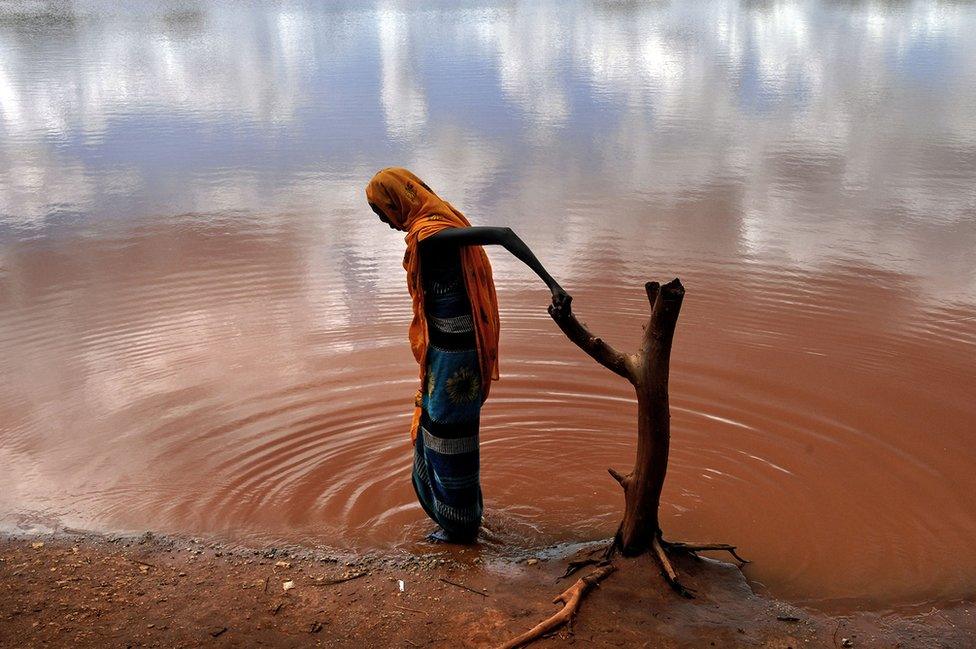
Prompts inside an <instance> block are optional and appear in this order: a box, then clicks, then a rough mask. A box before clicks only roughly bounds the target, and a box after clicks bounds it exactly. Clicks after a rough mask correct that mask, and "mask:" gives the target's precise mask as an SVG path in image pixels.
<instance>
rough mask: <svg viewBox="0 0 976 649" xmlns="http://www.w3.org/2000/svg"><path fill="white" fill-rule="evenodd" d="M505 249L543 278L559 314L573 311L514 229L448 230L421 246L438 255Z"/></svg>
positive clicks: (474, 227)
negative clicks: (474, 249)
mask: <svg viewBox="0 0 976 649" xmlns="http://www.w3.org/2000/svg"><path fill="white" fill-rule="evenodd" d="M492 245H498V246H502V247H504V248H505V250H507V251H509V252H510V253H512V255H514V256H515V257H516V258H517V259H519V260H520V261H522V263H524V264H525V265H526V266H528V267H529V268H531V269H532V270H533V271H534V272H535V274H536V275H538V276H539V278H540V279H541V280H542V281H543V282H545V284H546V286H547V287H548V288H549V290H550V291H551V292H552V303H553V307H554V308H556V309H557V310H558V311H562V310H565V311H566V312H568V311H569V308H570V302H572V299H573V298H572V297H571V296H570V295H569V294H568V293H566V291H564V290H563V288H562V287H561V286H560V285H559V282H557V281H556V280H555V279H554V278H553V277H552V275H550V274H549V273H548V271H546V269H545V267H544V266H543V265H542V263H541V262H540V261H539V260H538V259H537V258H536V256H535V255H534V254H533V253H532V251H531V250H530V249H529V247H528V246H527V245H525V242H524V241H522V240H521V239H520V238H519V236H518V235H517V234H515V232H514V231H513V230H512V229H511V228H498V227H490V226H472V227H468V228H445V229H443V230H441V231H440V232H438V233H437V234H433V235H431V236H429V237H427V238H426V239H424V240H423V241H421V242H420V247H421V249H422V250H423V251H424V252H425V253H428V252H435V253H436V251H437V250H438V249H449V248H458V247H461V246H492Z"/></svg>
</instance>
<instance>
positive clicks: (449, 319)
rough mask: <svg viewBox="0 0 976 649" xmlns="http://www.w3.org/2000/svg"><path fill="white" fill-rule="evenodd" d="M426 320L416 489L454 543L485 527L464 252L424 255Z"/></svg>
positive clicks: (474, 356) (474, 354) (474, 358)
mask: <svg viewBox="0 0 976 649" xmlns="http://www.w3.org/2000/svg"><path fill="white" fill-rule="evenodd" d="M421 275H422V279H423V281H424V293H425V304H424V307H425V311H426V313H425V316H426V318H427V323H428V335H429V338H430V339H429V345H428V347H427V367H426V374H427V382H426V385H425V386H424V387H425V389H424V395H423V403H422V410H421V417H420V434H418V435H417V441H416V444H415V445H414V463H413V475H412V480H413V486H414V490H415V491H416V492H417V498H418V500H419V501H420V504H421V506H422V507H423V509H424V511H425V512H426V513H427V515H428V516H430V518H431V519H432V520H434V521H435V522H436V523H437V524H438V525H440V527H441V528H442V529H443V530H444V532H445V533H446V535H447V537H448V538H449V539H451V540H452V541H458V542H469V541H472V540H474V538H475V537H476V536H477V534H478V530H479V528H480V526H481V515H482V511H483V508H484V506H483V501H482V494H481V481H480V457H481V455H480V448H479V443H478V442H479V435H478V429H479V424H480V420H481V405H482V397H481V383H480V381H481V376H480V366H479V359H478V352H477V349H476V345H475V337H474V323H473V321H472V318H471V305H470V303H469V302H468V297H467V294H466V292H465V288H464V282H463V281H462V275H461V266H460V257H459V256H458V255H457V254H456V253H455V254H454V255H453V256H443V257H438V258H426V257H425V258H422V260H421Z"/></svg>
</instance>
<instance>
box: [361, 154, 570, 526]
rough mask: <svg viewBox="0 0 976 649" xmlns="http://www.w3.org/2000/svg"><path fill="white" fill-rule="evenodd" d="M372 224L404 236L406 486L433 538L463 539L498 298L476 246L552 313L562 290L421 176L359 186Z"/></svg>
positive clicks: (476, 487)
mask: <svg viewBox="0 0 976 649" xmlns="http://www.w3.org/2000/svg"><path fill="white" fill-rule="evenodd" d="M366 200H367V201H369V206H370V207H371V208H372V209H373V211H374V212H376V214H377V216H379V217H380V220H381V221H383V222H384V223H386V224H387V225H389V226H390V227H391V228H394V229H396V230H402V231H404V232H406V233H407V236H406V242H407V251H406V253H405V254H404V257H403V267H404V269H405V270H406V271H407V288H408V290H409V292H410V296H411V298H412V299H413V322H412V323H411V324H410V347H411V349H412V350H413V355H414V357H415V358H416V359H417V362H418V363H419V364H420V385H421V389H420V390H418V391H417V397H416V399H415V406H416V408H415V410H414V416H413V422H412V424H411V426H410V438H411V441H412V442H413V444H414V462H413V476H412V478H413V486H414V489H415V490H416V492H417V498H418V499H419V500H420V504H421V506H422V507H423V508H424V511H425V512H427V515H428V516H430V517H431V518H432V519H433V520H434V521H435V522H436V523H437V524H438V525H440V527H441V529H440V530H438V531H437V532H435V533H434V534H432V535H431V536H432V537H433V538H434V539H436V540H443V541H452V542H471V541H473V540H474V539H475V537H476V536H477V534H478V528H479V527H480V526H481V513H482V508H483V505H482V497H481V483H480V479H479V447H478V427H479V423H480V415H481V404H482V403H484V401H485V399H486V398H487V397H488V391H489V389H490V387H491V381H492V380H497V379H498V329H499V320H498V302H497V300H496V298H495V284H494V282H493V281H492V276H491V264H489V263H488V256H487V255H486V254H485V252H484V250H483V249H482V248H481V246H484V245H500V246H504V247H505V249H506V250H508V251H509V252H510V253H512V254H513V255H515V256H516V257H517V258H518V259H520V260H522V261H523V262H524V263H525V264H526V265H527V266H528V267H529V268H531V269H532V270H533V271H535V273H536V274H537V275H538V276H539V277H540V278H541V279H542V281H543V282H545V284H546V286H547V287H549V290H550V291H551V292H552V304H553V307H554V309H556V311H557V313H558V312H561V311H564V310H565V311H568V310H569V308H570V301H571V298H570V296H569V295H568V294H567V293H566V292H565V291H564V290H563V289H562V287H560V286H559V284H558V283H557V282H556V280H554V279H553V278H552V276H551V275H549V273H547V272H546V269H545V268H543V266H542V264H541V263H539V260H538V259H536V258H535V255H533V254H532V251H531V250H529V248H528V246H526V245H525V243H523V242H522V240H521V239H519V238H518V236H517V235H516V234H515V233H514V232H512V230H511V229H510V228H498V227H472V226H471V224H470V223H469V222H468V220H467V219H466V218H465V217H464V215H463V214H461V212H459V211H458V210H456V209H454V207H453V206H451V205H450V203H448V202H447V201H444V200H442V199H441V198H440V197H439V196H438V195H437V194H435V193H434V191H433V190H432V189H431V188H430V187H428V186H427V185H426V184H425V183H424V182H423V181H422V180H420V178H418V177H417V176H415V175H414V174H412V173H411V172H409V171H407V170H406V169H402V168H400V167H389V168H387V169H383V170H382V171H380V172H379V173H377V174H376V175H375V176H373V179H372V180H370V182H369V185H367V186H366Z"/></svg>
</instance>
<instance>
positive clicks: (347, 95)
mask: <svg viewBox="0 0 976 649" xmlns="http://www.w3.org/2000/svg"><path fill="white" fill-rule="evenodd" d="M974 28H976V7H974V6H973V5H971V4H968V3H940V2H908V3H891V4H889V3H883V2H847V3H817V2H770V3H761V4H759V5H754V4H752V3H737V2H729V1H725V2H722V1H716V2H705V3H679V2H674V3H653V4H648V5H645V4H640V3H622V4H621V3H601V2H577V3H574V4H572V5H571V6H570V5H567V4H566V3H540V2H506V3H473V2H472V3H461V4H456V3H446V2H423V3H403V2H397V1H395V0H383V1H382V2H378V3H377V4H375V5H366V4H365V3H330V4H329V5H328V6H327V7H320V6H318V5H315V4H311V5H306V4H301V3H276V4H274V5H270V4H268V5H264V4H254V5H245V4H242V3H237V2H226V3H222V2H192V1H189V0H187V1H183V2H161V3H150V4H147V5H144V6H142V7H140V8H136V9H131V8H126V9H125V10H124V11H122V10H119V9H117V7H116V4H115V3H96V2H78V3H71V4H62V3H52V4H50V5H48V4H45V3H43V2H39V3H30V4H21V3H13V4H4V5H3V7H2V8H0V228H2V229H0V243H9V242H12V241H15V240H16V239H17V238H19V237H21V236H34V235H35V234H37V230H38V229H40V231H41V232H42V233H43V232H44V231H45V229H50V228H53V227H56V226H57V225H58V224H63V223H72V224H74V225H75V226H77V225H78V224H79V223H81V224H83V225H84V227H108V228H111V227H115V226H112V225H111V224H112V223H116V222H118V220H120V219H123V218H124V219H132V218H134V216H133V215H135V216H141V215H147V216H148V215H153V216H158V215H160V214H162V215H165V214H179V213H186V212H201V213H212V212H222V211H228V210H242V211H245V212H262V213H283V212H289V213H303V214H315V215H317V217H319V218H320V219H321V220H322V222H323V223H324V224H325V225H326V226H328V224H330V223H334V222H340V221H341V222H347V221H349V220H350V219H353V218H355V217H354V215H359V214H361V213H362V212H363V210H362V205H361V200H362V199H361V188H362V186H363V184H364V182H365V180H366V179H367V178H368V177H369V175H371V173H372V171H373V170H375V169H377V168H379V167H382V166H385V165H388V164H405V165H408V166H412V167H414V168H415V169H416V171H418V173H420V174H421V175H423V176H425V177H426V178H427V179H428V180H429V182H430V183H431V184H432V185H434V186H435V187H436V188H438V189H439V190H440V191H441V193H443V194H444V195H445V196H447V197H448V198H449V199H450V200H452V201H453V202H455V203H456V204H457V205H458V206H459V207H461V208H462V209H464V210H466V211H468V212H469V213H470V214H471V215H472V216H473V217H474V218H475V219H476V220H478V219H479V218H483V217H482V215H485V214H494V215H495V216H494V217H491V218H492V220H495V221H498V222H501V223H506V224H511V225H514V226H516V227H517V228H518V229H519V230H521V231H523V232H525V233H526V238H527V239H529V240H530V242H533V243H537V245H538V246H539V247H540V248H541V251H540V252H541V254H542V255H544V256H546V257H549V258H555V257H557V256H558V257H562V258H564V259H567V260H568V259H571V258H572V255H566V254H562V253H557V252H556V251H555V246H557V245H559V246H570V248H571V249H570V251H569V252H572V251H573V249H579V250H582V249H584V248H585V247H586V246H590V245H593V238H594V232H593V230H594V228H592V227H588V226H587V225H586V224H587V223H588V222H593V220H594V219H600V223H601V227H602V228H604V230H607V231H609V234H607V233H606V232H605V233H604V234H605V235H606V236H608V237H609V239H610V240H613V241H616V243H615V244H614V245H616V246H618V248H619V250H620V252H621V254H623V253H624V252H627V251H628V247H629V246H633V247H634V250H639V249H642V247H643V246H645V245H646V243H647V241H648V240H650V239H651V238H653V239H654V240H660V239H662V233H661V232H660V231H658V232H657V233H654V234H653V237H652V236H651V233H649V232H647V233H645V231H648V230H649V228H648V225H653V226H654V227H655V228H657V229H658V230H661V229H664V230H665V233H664V235H663V239H664V240H667V241H668V242H669V245H671V246H677V247H679V248H687V249H688V250H689V252H687V254H686V255H684V257H683V258H685V259H687V260H689V262H690V261H693V258H694V253H693V252H691V251H690V250H691V249H692V248H693V247H694V246H692V245H691V244H690V242H688V241H687V240H682V239H681V238H680V237H678V236H677V235H676V234H675V233H677V232H680V233H682V236H690V235H693V234H694V233H693V232H692V233H689V232H688V231H687V230H684V229H683V227H684V226H683V225H682V223H680V222H679V221H680V220H681V219H682V218H684V217H686V216H687V215H684V217H683V216H682V212H681V211H680V210H675V209H674V206H675V205H678V204H682V203H688V202H689V197H695V196H705V197H708V196H724V197H725V198H726V199H727V200H718V199H716V200H715V201H709V200H706V201H705V202H706V203H711V202H718V203H721V204H723V205H727V206H729V207H728V211H717V212H714V213H713V214H711V215H710V217H709V218H711V219H712V220H713V221H716V223H715V226H716V227H715V229H717V230H720V231H721V232H722V233H723V235H724V234H725V233H727V232H730V231H731V232H734V233H735V236H734V237H732V238H730V239H729V240H728V241H727V242H726V244H727V245H726V249H724V250H722V251H720V252H721V254H724V255H725V256H727V257H729V258H732V257H739V256H749V257H760V258H775V259H776V263H783V264H787V265H798V266H812V267H818V266H820V265H822V264H825V263H826V262H829V261H833V260H836V259H838V258H842V259H854V260H856V261H857V262H858V263H864V264H877V265H879V266H883V267H885V268H887V269H889V270H895V271H899V272H904V273H907V274H909V275H914V276H920V277H923V278H929V279H932V278H935V277H941V279H940V290H943V291H946V294H947V296H951V297H955V298H961V297H964V298H965V299H967V300H973V299H976V268H974V266H976V264H974V263H973V262H972V261H971V251H972V250H973V249H976V225H974V222H976V189H974V186H976V183H974V182H973V180H974V178H976V45H973V39H972V38H971V34H972V33H973V31H974ZM690 203H691V204H692V205H694V204H695V201H694V200H691V201H690ZM624 205H626V206H627V207H626V210H625V211H624V210H621V206H624ZM608 206H613V207H608ZM621 211H622V213H619V212H621ZM610 212H612V213H613V218H608V217H609V216H610ZM662 214H663V215H665V216H661V217H660V218H661V219H664V222H663V223H661V222H660V220H658V219H657V216H659V215H662ZM696 218H699V217H696ZM728 219H732V220H733V221H734V223H735V227H733V228H731V230H730V229H729V227H728V226H727V225H725V224H718V223H717V221H719V220H728ZM567 223H568V224H570V225H571V226H572V227H566V224H567ZM372 225H373V224H372V223H370V226H368V227H371V226H372ZM364 227H367V226H364ZM669 232H670V233H671V235H669V234H668V233H669ZM25 233H28V234H25ZM642 233H644V234H642ZM374 234H375V233H374V232H372V231H368V230H364V231H362V232H360V231H358V230H357V229H352V231H347V232H346V233H344V234H342V235H337V236H344V237H348V240H347V241H346V243H348V244H349V245H351V246H354V247H362V249H363V250H367V249H368V247H369V246H371V245H374V241H375V239H374V237H373V235H374ZM601 236H602V235H601ZM699 236H700V235H699ZM392 245H394V244H391V246H392ZM0 249H2V248H0ZM390 252H391V254H392V248H391V251H390ZM677 257H681V255H678V256H677ZM505 263H507V262H506V261H502V264H503V265H504V264H505ZM554 263H555V264H556V265H557V268H558V265H559V262H558V261H557V262H554ZM558 270H560V271H561V272H563V273H571V272H572V269H571V268H570V267H568V266H566V267H564V268H558ZM945 277H951V278H952V279H950V280H948V281H947V280H945Z"/></svg>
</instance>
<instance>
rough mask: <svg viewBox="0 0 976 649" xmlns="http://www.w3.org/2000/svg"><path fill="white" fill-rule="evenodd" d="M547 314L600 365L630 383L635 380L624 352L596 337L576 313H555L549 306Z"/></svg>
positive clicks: (630, 364)
mask: <svg viewBox="0 0 976 649" xmlns="http://www.w3.org/2000/svg"><path fill="white" fill-rule="evenodd" d="M549 315H550V316H552V319H553V320H554V321H555V323H556V324H557V325H559V328H560V329H562V331H563V333H564V334H566V337H567V338H569V339H570V340H571V341H572V342H574V343H575V344H576V346H577V347H579V348H580V349H582V350H583V351H584V352H586V353H587V354H589V355H590V357H591V358H593V360H595V361H596V362H597V363H599V364H600V365H602V366H604V367H605V368H607V369H608V370H610V371H611V372H613V373H614V374H618V375H620V376H622V377H624V378H625V379H627V380H628V381H630V382H631V383H633V382H634V381H635V376H634V369H633V363H632V362H631V361H630V359H629V358H628V357H627V355H626V354H622V353H621V352H618V351H617V350H616V349H614V348H613V347H611V346H610V345H609V344H607V343H606V341H604V340H603V339H601V338H597V337H596V336H594V335H593V334H591V333H590V331H589V329H587V328H586V325H584V324H583V323H582V322H580V321H579V320H578V319H577V318H576V315H575V314H573V313H572V312H569V313H565V314H562V315H557V314H556V313H554V310H553V307H552V306H551V305H550V306H549Z"/></svg>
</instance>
